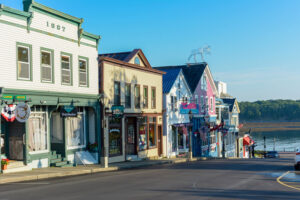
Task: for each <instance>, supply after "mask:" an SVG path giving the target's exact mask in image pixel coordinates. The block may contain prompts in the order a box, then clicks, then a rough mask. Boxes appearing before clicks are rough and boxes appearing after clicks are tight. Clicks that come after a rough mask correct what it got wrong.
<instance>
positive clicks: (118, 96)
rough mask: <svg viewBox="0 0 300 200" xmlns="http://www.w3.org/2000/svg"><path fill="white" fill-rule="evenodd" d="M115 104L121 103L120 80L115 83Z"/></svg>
mask: <svg viewBox="0 0 300 200" xmlns="http://www.w3.org/2000/svg"><path fill="white" fill-rule="evenodd" d="M114 104H115V105H121V88H120V82H117V81H115V83H114Z"/></svg>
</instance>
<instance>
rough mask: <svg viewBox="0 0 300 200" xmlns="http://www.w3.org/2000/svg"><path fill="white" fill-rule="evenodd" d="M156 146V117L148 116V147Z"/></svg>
mask: <svg viewBox="0 0 300 200" xmlns="http://www.w3.org/2000/svg"><path fill="white" fill-rule="evenodd" d="M155 146H156V117H150V118H149V147H150V148H151V147H155Z"/></svg>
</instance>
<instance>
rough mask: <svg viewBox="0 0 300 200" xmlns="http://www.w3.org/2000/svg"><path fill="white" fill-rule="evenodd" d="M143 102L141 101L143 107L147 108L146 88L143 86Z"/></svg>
mask: <svg viewBox="0 0 300 200" xmlns="http://www.w3.org/2000/svg"><path fill="white" fill-rule="evenodd" d="M143 93H144V94H143V96H144V100H143V107H144V108H148V86H144V92H143Z"/></svg>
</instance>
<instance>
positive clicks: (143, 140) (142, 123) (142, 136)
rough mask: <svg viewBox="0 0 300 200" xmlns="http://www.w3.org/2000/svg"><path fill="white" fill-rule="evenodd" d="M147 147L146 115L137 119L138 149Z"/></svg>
mask: <svg viewBox="0 0 300 200" xmlns="http://www.w3.org/2000/svg"><path fill="white" fill-rule="evenodd" d="M145 149H147V117H142V118H140V119H139V150H145Z"/></svg>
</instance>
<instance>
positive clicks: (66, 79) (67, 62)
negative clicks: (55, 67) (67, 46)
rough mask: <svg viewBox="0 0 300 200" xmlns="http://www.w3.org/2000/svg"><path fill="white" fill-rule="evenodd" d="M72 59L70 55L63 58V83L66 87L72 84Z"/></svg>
mask: <svg viewBox="0 0 300 200" xmlns="http://www.w3.org/2000/svg"><path fill="white" fill-rule="evenodd" d="M71 59H72V57H71V56H69V55H62V56H61V79H62V80H61V83H62V84H64V85H71V84H72V70H71Z"/></svg>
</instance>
